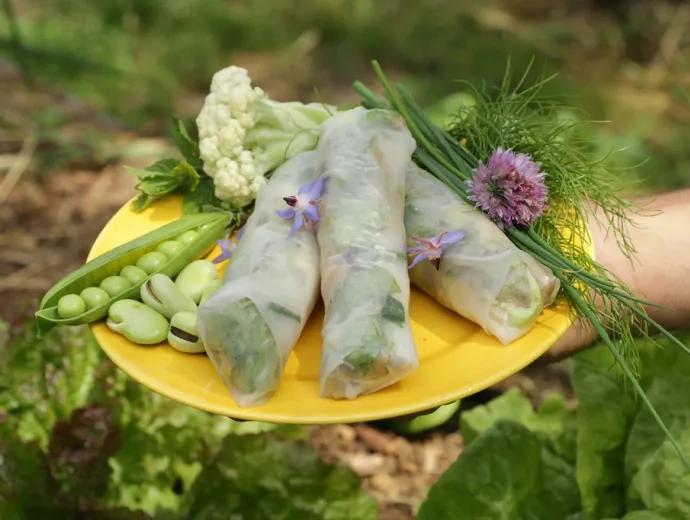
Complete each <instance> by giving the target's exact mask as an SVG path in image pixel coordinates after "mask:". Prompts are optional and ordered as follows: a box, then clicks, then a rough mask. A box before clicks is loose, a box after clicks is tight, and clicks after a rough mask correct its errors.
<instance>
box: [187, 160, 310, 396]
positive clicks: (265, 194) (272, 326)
mask: <svg viewBox="0 0 690 520" xmlns="http://www.w3.org/2000/svg"><path fill="white" fill-rule="evenodd" d="M317 162H318V158H317V155H316V152H314V151H309V152H302V153H300V154H298V155H295V156H294V157H292V158H291V159H289V160H288V161H287V162H285V163H284V164H283V165H282V166H281V167H280V168H278V169H277V170H276V171H275V172H274V173H273V175H272V177H271V179H270V180H269V182H268V183H267V184H265V185H264V186H262V188H261V189H260V191H259V194H258V196H257V198H256V202H255V207H254V212H253V213H252V215H251V216H250V217H249V219H248V220H247V223H246V225H245V226H244V228H243V230H242V238H241V239H240V241H239V242H238V244H237V247H236V248H235V250H234V251H233V253H232V261H231V263H230V264H229V265H228V268H227V271H226V272H225V275H224V277H223V284H222V286H221V287H220V288H219V289H218V290H217V291H215V292H214V293H213V295H212V296H211V297H210V298H209V299H208V300H206V301H205V302H204V303H203V304H202V305H200V306H199V309H198V321H199V333H200V335H201V338H202V340H203V343H204V347H205V349H206V352H207V354H208V356H209V357H210V358H211V361H212V362H213V364H214V366H215V368H216V370H217V372H218V374H219V375H220V377H221V379H222V380H223V382H224V383H225V385H226V386H227V387H228V388H229V389H230V392H231V394H232V396H233V398H234V399H235V401H236V402H237V404H238V405H240V406H257V405H261V404H264V403H265V402H267V401H268V400H269V399H270V397H271V396H272V395H273V394H274V393H275V391H276V390H277V388H278V386H279V383H280V381H281V378H282V375H283V371H284V369H285V364H286V362H287V359H288V356H289V355H290V352H291V351H292V349H293V347H294V346H295V344H296V343H297V340H298V339H299V337H300V334H301V333H302V329H303V328H304V325H305V323H306V322H307V319H308V318H309V316H310V314H311V313H312V311H313V309H314V305H315V303H316V301H317V299H318V296H319V248H318V245H317V242H316V235H315V231H314V228H313V226H312V225H304V226H302V227H300V228H299V229H297V230H296V231H295V232H294V234H291V232H292V231H293V225H294V219H293V220H292V221H291V220H287V219H285V218H283V217H281V216H280V215H279V214H278V213H280V212H281V211H285V208H286V207H287V206H286V201H285V198H286V197H288V198H289V197H291V196H293V195H295V194H297V193H299V191H300V189H301V188H303V187H305V186H306V185H308V184H310V183H314V182H315V181H317V180H318V177H319V175H318V172H317ZM277 212H278V213H277Z"/></svg>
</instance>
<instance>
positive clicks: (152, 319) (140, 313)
mask: <svg viewBox="0 0 690 520" xmlns="http://www.w3.org/2000/svg"><path fill="white" fill-rule="evenodd" d="M106 324H107V325H108V327H109V328H110V329H111V330H113V331H115V332H117V333H118V334H122V335H123V336H124V337H125V338H127V339H128V340H130V341H133V342H134V343H139V344H140V345H155V344H156V343H161V342H162V341H164V340H165V338H166V337H167V336H168V330H169V328H170V327H169V323H168V320H166V319H165V317H164V316H163V315H162V314H160V313H159V312H156V311H155V310H154V309H152V308H151V307H149V306H148V305H144V304H143V303H141V302H138V301H136V300H119V301H116V302H115V303H113V304H112V305H111V306H110V309H109V310H108V320H107V322H106Z"/></svg>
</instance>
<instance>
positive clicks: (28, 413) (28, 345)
mask: <svg viewBox="0 0 690 520" xmlns="http://www.w3.org/2000/svg"><path fill="white" fill-rule="evenodd" d="M103 360H104V355H103V353H102V351H101V350H100V348H99V347H98V345H97V344H96V342H95V341H94V339H93V335H92V334H91V332H90V331H89V329H88V327H61V328H57V329H53V330H52V331H51V332H50V333H49V334H47V335H46V336H44V337H43V338H41V339H40V340H37V339H36V324H35V321H33V320H32V321H30V322H29V323H28V324H27V326H26V327H25V328H24V329H23V330H22V331H21V333H20V334H19V335H18V336H17V337H16V338H15V339H14V340H13V341H11V342H10V343H8V344H7V345H5V346H4V347H2V346H0V373H1V374H3V376H2V378H0V414H6V418H5V421H6V423H7V424H9V425H10V426H11V427H12V428H13V429H14V431H16V432H17V434H18V435H19V438H20V439H21V440H22V441H24V442H29V441H38V443H39V445H40V446H41V447H42V448H44V449H45V448H47V446H48V440H49V438H50V432H51V429H52V428H53V424H54V423H55V421H56V420H61V419H68V418H69V417H70V414H71V413H72V410H74V409H75V408H79V407H81V406H84V405H86V404H87V403H89V402H92V401H93V400H94V399H96V398H98V399H100V398H102V396H103V386H104V385H106V384H108V382H109V381H110V379H109V376H110V374H109V373H107V372H104V371H102V370H101V368H100V365H101V363H102V361H103Z"/></svg>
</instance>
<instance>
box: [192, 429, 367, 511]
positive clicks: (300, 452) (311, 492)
mask: <svg viewBox="0 0 690 520" xmlns="http://www.w3.org/2000/svg"><path fill="white" fill-rule="evenodd" d="M190 497H191V500H190V503H189V505H188V514H187V515H186V516H185V518H189V519H190V520H201V519H211V518H218V519H221V518H222V519H226V518H251V519H252V520H292V519H299V520H375V519H377V518H378V511H377V506H376V502H375V501H374V499H373V498H372V497H370V496H368V495H367V494H365V493H364V492H363V491H362V490H361V481H360V479H359V478H358V477H357V475H355V473H354V472H352V471H351V470H350V469H349V468H346V467H343V466H339V465H336V466H333V465H328V464H325V463H324V462H322V461H321V459H320V458H319V455H318V453H317V452H316V451H315V450H314V449H313V448H312V447H311V446H309V445H308V444H305V443H302V442H285V441H282V440H279V439H277V438H275V437H269V436H260V437H259V436H249V437H247V436H244V437H238V436H229V437H226V438H225V440H224V442H223V446H222V448H221V450H220V452H219V453H218V455H217V457H216V458H215V460H214V461H213V463H212V465H210V466H209V467H208V468H207V469H205V470H204V471H203V472H202V473H201V474H200V475H199V477H198V478H197V480H196V482H195V483H194V486H193V487H192V490H191V494H190Z"/></svg>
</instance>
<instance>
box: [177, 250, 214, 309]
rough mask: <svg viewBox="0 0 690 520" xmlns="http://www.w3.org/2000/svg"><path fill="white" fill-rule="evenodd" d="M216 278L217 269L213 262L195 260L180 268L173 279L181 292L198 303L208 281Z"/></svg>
mask: <svg viewBox="0 0 690 520" xmlns="http://www.w3.org/2000/svg"><path fill="white" fill-rule="evenodd" d="M217 279H218V269H216V266H215V264H214V263H213V262H209V261H208V260H196V261H194V262H192V263H191V264H189V265H188V266H187V267H185V268H184V269H182V272H180V274H179V275H177V278H176V279H175V285H176V286H177V288H178V289H179V290H180V292H181V293H182V294H184V295H186V296H188V297H189V298H191V299H192V300H193V301H194V302H195V303H199V300H201V294H202V293H203V292H204V289H205V288H206V286H207V285H208V283H209V282H212V281H213V280H217Z"/></svg>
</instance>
